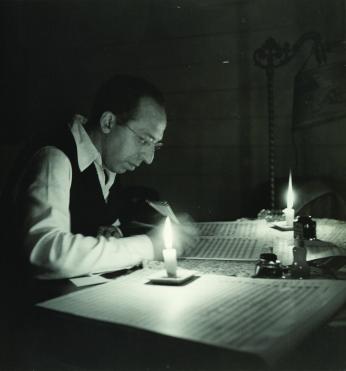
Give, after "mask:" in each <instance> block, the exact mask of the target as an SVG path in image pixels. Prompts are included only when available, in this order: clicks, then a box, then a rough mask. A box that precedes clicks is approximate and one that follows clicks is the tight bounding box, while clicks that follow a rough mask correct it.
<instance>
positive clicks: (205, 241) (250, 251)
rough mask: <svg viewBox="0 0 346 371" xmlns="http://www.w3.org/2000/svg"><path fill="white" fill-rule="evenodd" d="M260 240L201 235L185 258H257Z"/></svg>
mask: <svg viewBox="0 0 346 371" xmlns="http://www.w3.org/2000/svg"><path fill="white" fill-rule="evenodd" d="M259 249H260V247H259V246H258V241H257V240H254V239H248V238H232V237H231V238H230V237H211V236H210V237H201V238H200V239H199V241H198V243H197V244H196V245H195V246H194V247H193V248H191V249H189V250H188V251H187V252H186V254H185V256H183V257H184V258H189V259H226V260H257V259H258V257H259Z"/></svg>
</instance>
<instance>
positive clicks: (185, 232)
mask: <svg viewBox="0 0 346 371" xmlns="http://www.w3.org/2000/svg"><path fill="white" fill-rule="evenodd" d="M179 221H180V223H179V224H176V223H172V234H173V247H174V248H175V249H176V250H177V256H182V255H183V253H184V252H186V251H187V250H188V249H189V248H192V247H193V246H194V245H195V244H196V242H197V240H198V233H197V229H196V227H195V226H194V224H193V222H192V219H191V218H190V217H188V216H186V215H185V216H179ZM163 226H164V223H163V222H162V223H160V225H158V226H157V227H154V228H153V229H152V230H150V231H149V232H148V236H149V238H150V239H151V242H152V243H153V246H154V260H163V256H162V250H163V249H164V248H165V246H164V240H163Z"/></svg>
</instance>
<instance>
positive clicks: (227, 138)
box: [0, 0, 344, 220]
mask: <svg viewBox="0 0 346 371" xmlns="http://www.w3.org/2000/svg"><path fill="white" fill-rule="evenodd" d="M0 5H1V8H2V9H1V10H2V12H1V14H2V15H1V17H2V19H1V21H2V22H1V24H2V35H3V39H2V43H1V45H2V48H3V55H5V58H4V59H3V60H2V62H1V63H2V68H1V71H2V73H1V81H2V84H1V91H2V95H3V99H2V102H3V105H2V107H1V117H3V118H4V120H3V122H4V124H3V125H2V133H3V135H2V137H1V142H2V153H3V155H2V156H1V164H0V165H1V166H2V168H3V169H4V170H3V177H2V180H1V181H2V182H3V181H4V178H5V176H6V169H7V163H8V162H10V160H11V158H12V156H13V154H14V153H15V152H16V149H17V147H18V144H19V143H21V142H22V141H23V140H24V139H25V138H26V137H27V136H28V135H29V134H30V133H31V132H32V130H33V129H34V128H37V127H40V126H48V125H53V124H55V123H61V122H65V121H68V119H69V117H70V115H71V114H72V113H73V112H81V113H85V114H87V112H88V107H89V105H90V102H91V99H92V96H93V93H94V92H95V90H96V89H97V87H98V85H99V84H100V83H101V82H102V81H103V80H104V79H106V78H107V77H109V76H111V75H112V74H114V73H119V72H126V73H134V74H139V75H142V76H144V77H146V78H148V79H150V80H151V81H153V82H154V83H156V84H157V85H158V86H159V87H160V88H161V89H162V90H163V91H164V93H165V94H166V97H167V102H168V121H169V126H168V129H167V135H166V138H165V143H166V145H165V147H164V149H163V150H162V151H161V152H160V153H159V154H158V156H157V159H156V161H155V163H154V164H153V165H152V166H151V167H144V168H142V169H139V170H138V171H137V172H136V173H133V174H130V175H128V176H126V179H125V180H126V182H128V183H129V184H146V185H148V186H152V187H155V188H156V189H159V190H160V193H161V196H162V197H163V198H165V199H167V200H168V201H170V202H171V204H172V205H173V207H174V208H175V209H176V210H178V211H182V210H186V211H188V212H189V213H190V214H191V215H192V216H193V217H194V218H196V219H197V220H206V219H213V220H221V219H234V218H237V217H241V216H253V215H256V213H257V211H258V208H259V207H267V206H268V205H267V204H266V202H265V198H266V196H267V191H264V193H262V194H260V197H259V198H260V200H263V202H262V203H261V204H256V206H255V205H254V204H253V203H252V201H251V200H252V198H253V197H254V195H255V194H256V192H259V191H258V189H259V187H260V185H261V184H263V183H265V182H266V181H267V177H268V174H267V166H268V165H267V151H268V148H267V146H268V138H267V106H266V103H267V100H266V78H265V73H264V71H263V70H261V69H260V68H258V67H256V66H255V65H254V63H253V60H252V56H253V52H254V50H255V49H257V48H258V47H260V46H261V45H262V43H263V42H264V41H265V40H266V39H267V38H268V37H270V36H272V37H274V38H276V39H277V41H278V42H280V43H282V42H285V41H287V42H290V43H293V42H294V41H296V39H297V38H298V37H299V36H300V35H301V34H303V33H304V32H307V31H311V30H315V31H318V32H320V33H321V34H322V36H323V37H324V39H325V40H327V41H328V42H332V43H334V44H335V43H336V42H338V41H340V40H343V36H344V35H343V23H344V1H342V0H332V1H331V0H329V1H327V0H325V1H324V0H184V1H178V0H165V1H162V0H141V1H140V0H137V1H136V0H130V1H129V0H118V1H116V2H115V1H113V0H109V1H108V0H102V1H92V0H84V1H82V0H74V1H67V0H60V1H56V0H55V1H53V0H51V1H38V0H36V1H33V0H32V1H10V2H7V1H2V2H1V3H0ZM308 54H309V45H306V46H304V48H302V50H301V51H300V52H299V55H298V56H297V57H296V58H295V59H294V60H292V61H291V62H290V63H289V64H288V65H286V66H284V67H281V68H280V69H278V70H277V71H276V73H275V87H274V88H275V113H276V115H275V122H276V143H277V148H276V164H277V176H278V177H286V176H287V175H288V171H289V168H290V167H293V170H295V169H294V166H295V161H294V160H295V159H294V150H293V149H294V147H293V146H292V135H291V132H292V131H291V129H292V128H291V120H292V98H293V81H294V76H295V74H296V72H297V70H298V69H299V68H300V66H301V65H302V63H303V61H304V60H305V58H306V57H307V55H308ZM342 130H344V129H343V128H342ZM7 156H10V157H7ZM321 169H322V167H321ZM323 169H324V168H323ZM324 171H326V170H324ZM303 172H304V171H303ZM268 192H269V191H268ZM257 198H258V197H257Z"/></svg>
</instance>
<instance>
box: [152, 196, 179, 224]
mask: <svg viewBox="0 0 346 371" xmlns="http://www.w3.org/2000/svg"><path fill="white" fill-rule="evenodd" d="M146 202H147V204H148V205H150V206H151V207H152V208H153V209H155V210H156V211H157V212H158V213H160V214H161V215H163V216H169V217H170V218H171V220H172V221H173V222H174V223H179V221H178V219H177V217H176V216H175V214H174V212H173V210H172V208H171V207H170V205H169V204H168V203H167V202H165V201H149V200H146Z"/></svg>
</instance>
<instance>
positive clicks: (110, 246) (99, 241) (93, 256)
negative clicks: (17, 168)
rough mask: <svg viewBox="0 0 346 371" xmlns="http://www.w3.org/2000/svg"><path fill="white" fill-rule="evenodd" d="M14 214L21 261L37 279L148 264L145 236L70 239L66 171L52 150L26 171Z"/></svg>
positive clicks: (65, 164) (63, 160) (45, 151)
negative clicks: (22, 255)
mask: <svg viewBox="0 0 346 371" xmlns="http://www.w3.org/2000/svg"><path fill="white" fill-rule="evenodd" d="M26 174H28V175H29V176H28V177H25V176H24V177H23V179H25V178H28V179H29V181H27V182H23V184H22V187H21V188H20V189H21V191H20V192H21V197H20V200H21V201H20V202H21V203H22V205H21V207H20V209H21V213H22V214H23V215H22V217H23V238H24V240H23V242H24V248H25V252H26V256H27V258H28V260H29V261H30V263H31V264H32V265H33V266H34V267H35V268H36V270H37V272H38V273H37V275H36V276H37V278H42V279H58V278H68V277H74V276H79V275H83V274H89V273H98V272H106V271H112V270H117V269H122V268H127V267H131V266H134V265H137V264H139V263H141V262H142V261H143V260H144V259H153V256H154V254H153V246H152V243H151V241H150V239H149V238H148V237H147V236H146V235H138V236H133V237H126V238H114V237H109V238H105V237H103V236H99V237H92V236H84V235H81V234H74V233H71V227H70V211H69V201H70V188H71V183H72V167H71V163H70V160H69V159H68V157H67V156H66V155H65V154H64V153H63V152H62V151H61V150H59V149H57V148H55V147H44V148H42V149H41V150H40V151H39V152H37V153H36V154H35V156H34V157H33V159H32V161H31V162H30V165H29V167H28V168H27V169H26Z"/></svg>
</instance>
